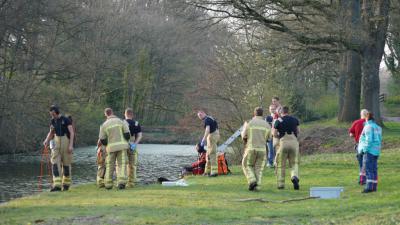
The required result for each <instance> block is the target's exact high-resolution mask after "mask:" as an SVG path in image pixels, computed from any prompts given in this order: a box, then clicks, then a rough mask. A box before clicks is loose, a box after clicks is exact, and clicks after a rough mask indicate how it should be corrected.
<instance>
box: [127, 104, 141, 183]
mask: <svg viewBox="0 0 400 225" xmlns="http://www.w3.org/2000/svg"><path fill="white" fill-rule="evenodd" d="M133 116H134V115H133V110H132V109H131V108H127V109H126V110H125V122H126V123H127V125H128V127H129V132H130V135H131V137H130V140H129V145H130V148H129V149H128V151H127V154H128V183H127V187H133V186H135V182H136V171H137V164H138V147H137V146H138V144H139V142H140V140H142V128H141V127H140V124H139V122H138V121H135V120H134V119H133Z"/></svg>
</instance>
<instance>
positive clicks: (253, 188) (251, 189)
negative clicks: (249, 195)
mask: <svg viewBox="0 0 400 225" xmlns="http://www.w3.org/2000/svg"><path fill="white" fill-rule="evenodd" d="M256 187H257V182H251V183H250V184H249V191H254V190H255V188H256Z"/></svg>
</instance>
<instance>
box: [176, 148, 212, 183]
mask: <svg viewBox="0 0 400 225" xmlns="http://www.w3.org/2000/svg"><path fill="white" fill-rule="evenodd" d="M196 151H197V153H198V157H197V161H196V162H194V163H192V165H191V166H185V167H184V168H183V169H182V176H185V175H190V174H192V175H202V174H203V173H204V169H205V167H206V158H207V154H206V153H207V152H206V150H205V149H204V146H202V145H201V144H200V143H199V144H197V145H196Z"/></svg>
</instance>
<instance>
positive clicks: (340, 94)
mask: <svg viewBox="0 0 400 225" xmlns="http://www.w3.org/2000/svg"><path fill="white" fill-rule="evenodd" d="M340 64H341V67H340V74H339V81H338V98H339V110H338V114H337V117H338V118H339V117H340V116H341V115H342V112H343V105H344V86H345V84H346V68H347V54H342V56H341V62H340Z"/></svg>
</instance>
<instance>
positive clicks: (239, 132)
mask: <svg viewBox="0 0 400 225" xmlns="http://www.w3.org/2000/svg"><path fill="white" fill-rule="evenodd" d="M242 129H243V126H241V127H240V128H239V129H238V130H237V131H235V133H233V134H232V136H230V137H229V138H228V139H227V140H226V141H225V142H224V143H223V144H222V145H220V146H218V148H217V150H218V152H224V151H225V149H226V148H227V147H228V146H229V145H230V144H232V142H234V141H235V140H236V138H238V137H239V136H240V134H241V133H242Z"/></svg>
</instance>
